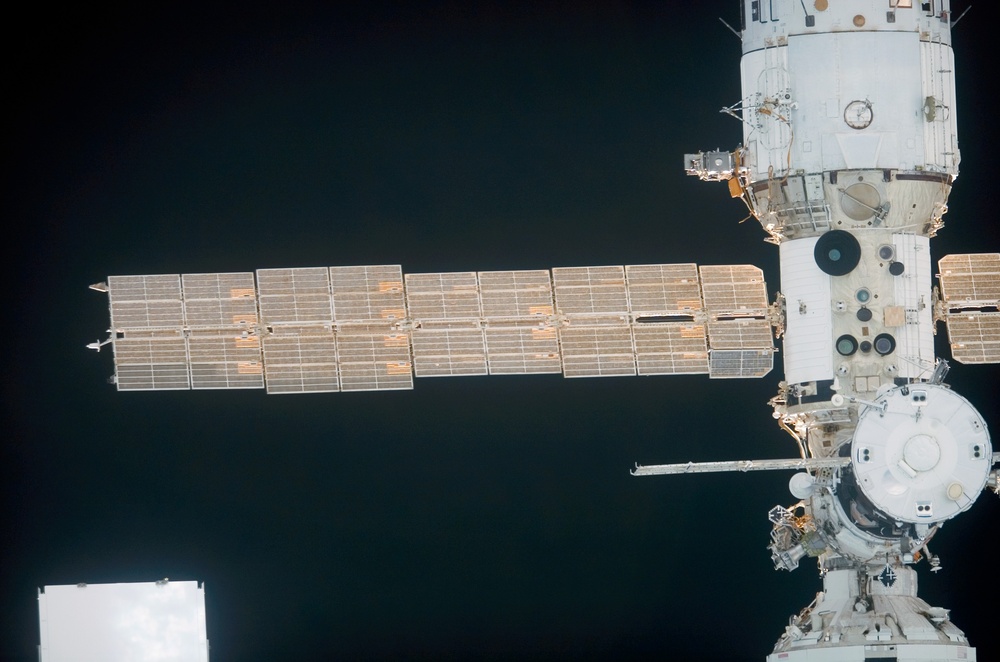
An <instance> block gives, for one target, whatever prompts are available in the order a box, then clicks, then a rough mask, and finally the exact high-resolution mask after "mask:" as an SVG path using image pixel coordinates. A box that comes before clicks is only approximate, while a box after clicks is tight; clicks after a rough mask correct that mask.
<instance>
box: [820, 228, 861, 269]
mask: <svg viewBox="0 0 1000 662" xmlns="http://www.w3.org/2000/svg"><path fill="white" fill-rule="evenodd" d="M813 258H814V259H815V260H816V266H818V267H819V268H820V269H822V270H823V272H824V273H827V274H830V275H831V276H843V275H844V274H849V273H851V271H852V270H853V269H854V267H856V266H858V262H860V261H861V244H859V243H858V240H857V239H855V238H854V235H852V234H851V233H850V232H846V231H844V230H830V231H829V232H827V233H826V234H824V235H822V236H821V237H820V238H819V241H817V242H816V248H815V249H814V250H813Z"/></svg>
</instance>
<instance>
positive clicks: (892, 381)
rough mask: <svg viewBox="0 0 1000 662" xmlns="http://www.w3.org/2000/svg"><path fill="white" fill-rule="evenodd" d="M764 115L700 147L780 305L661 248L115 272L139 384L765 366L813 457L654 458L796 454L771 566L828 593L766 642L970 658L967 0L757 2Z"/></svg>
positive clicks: (722, 272)
mask: <svg viewBox="0 0 1000 662" xmlns="http://www.w3.org/2000/svg"><path fill="white" fill-rule="evenodd" d="M740 4H741V25H740V29H739V31H738V32H739V34H740V36H741V39H742V44H743V58H742V100H741V101H740V102H739V103H737V104H735V105H733V106H730V107H728V108H725V109H724V112H726V113H728V114H730V115H732V116H733V117H734V118H735V119H736V120H738V121H739V122H741V123H742V126H743V142H742V144H741V145H740V146H739V147H737V148H736V149H734V150H733V151H708V152H700V153H697V154H688V155H686V156H685V157H684V158H685V169H686V171H687V173H688V174H690V175H694V176H697V177H699V178H700V179H702V180H706V181H717V182H725V183H727V185H728V189H729V192H730V194H731V195H732V196H733V197H734V198H739V199H741V200H742V201H743V202H745V203H746V205H747V207H748V209H749V212H750V214H751V215H752V216H753V217H754V218H755V219H756V220H758V221H759V222H760V224H761V226H762V227H763V229H764V231H765V232H766V240H767V241H769V242H771V243H773V244H775V245H776V246H777V250H778V251H779V256H780V270H781V273H780V279H781V280H780V283H781V293H780V294H779V295H778V296H777V299H776V300H775V301H769V300H768V296H767V290H766V286H765V282H764V278H763V273H762V272H761V270H760V269H758V268H756V267H754V266H752V265H700V266H699V265H696V264H644V265H625V266H618V265H615V266H592V267H557V268H553V269H540V270H529V271H490V272H449V273H416V274H414V273H407V274H405V275H404V274H403V273H402V268H401V267H400V266H398V265H366V266H335V267H306V268H287V269H260V270H257V271H256V272H245V273H207V274H206V273H203V274H183V275H178V274H173V275H143V276H111V277H109V278H108V280H107V282H106V283H100V284H97V285H94V286H92V287H93V288H94V289H98V290H100V291H104V292H106V293H107V294H108V297H109V308H110V316H111V326H110V331H109V333H110V335H109V337H108V338H107V339H106V340H104V341H99V342H96V343H93V344H91V345H90V347H92V348H94V349H100V348H101V347H102V346H104V345H107V344H110V345H111V346H112V349H113V351H114V365H115V375H114V377H113V378H112V381H113V382H114V383H115V384H116V385H117V388H118V389H119V390H123V391H124V390H129V391H131V390H164V389H240V388H265V389H266V390H267V392H268V393H307V392H337V391H365V390H367V391H371V390H398V389H410V388H412V387H413V377H414V376H416V377H445V376H453V375H487V374H536V373H538V374H544V373H562V374H563V375H565V376H566V377H606V376H624V375H669V374H707V375H708V376H709V377H710V378H758V377H762V376H764V375H766V374H768V373H769V372H770V371H771V369H772V367H773V360H774V353H775V351H776V348H775V344H774V340H775V338H780V340H781V357H782V362H783V368H784V378H783V380H782V381H781V382H780V384H779V386H778V392H777V394H776V395H775V396H774V397H773V398H772V399H771V401H770V405H771V407H772V408H773V416H774V418H775V419H776V421H777V424H778V426H779V427H780V428H781V429H782V430H783V431H784V432H783V433H782V434H786V433H787V434H788V435H789V436H790V437H791V438H792V439H793V440H794V447H795V450H796V455H797V457H794V458H791V459H788V460H757V461H754V460H740V461H733V462H714V463H689V464H683V465H646V466H638V465H637V466H636V468H635V469H634V470H633V473H634V474H636V475H653V474H671V473H696V472H702V471H726V470H733V471H748V470H757V469H789V470H797V472H796V473H794V474H793V476H792V478H791V480H790V483H789V488H790V491H791V493H792V495H793V497H794V498H795V499H797V500H798V501H797V502H796V503H794V504H792V505H790V506H788V507H780V506H778V507H775V508H774V509H773V510H772V511H771V512H770V514H769V517H770V520H771V523H772V525H773V528H772V531H771V542H770V545H769V549H770V551H771V555H772V558H773V561H774V564H775V567H776V568H777V569H785V570H793V569H795V568H796V567H797V566H798V565H799V563H800V562H802V561H803V560H804V559H805V558H806V557H809V558H811V559H814V560H815V561H816V562H817V563H818V566H819V570H820V573H821V575H822V577H823V590H822V591H821V592H820V593H819V594H817V596H816V599H815V600H814V601H813V602H812V603H811V604H810V605H808V606H807V607H806V608H805V609H803V610H802V611H801V612H800V613H799V614H798V615H796V616H793V617H792V619H791V622H790V624H789V626H788V627H787V629H786V631H785V633H784V634H783V635H781V637H780V638H779V640H778V642H777V644H776V645H775V648H774V651H773V653H772V654H771V655H770V656H769V657H768V660H775V661H776V660H789V661H792V662H794V661H796V660H809V661H819V660H859V661H860V660H866V659H867V660H871V659H880V660H889V659H891V660H918V659H919V660H931V659H933V660H975V656H976V653H975V649H974V648H972V647H971V646H970V644H969V642H968V641H967V640H966V638H965V635H964V634H963V633H962V631H961V630H960V629H959V628H958V627H957V626H956V625H954V624H953V623H952V622H951V621H950V619H949V616H948V611H947V610H946V609H942V608H938V607H932V606H930V605H928V604H927V603H926V602H924V601H923V600H921V599H920V598H919V597H917V574H916V572H915V571H914V570H913V568H912V567H911V566H912V565H913V564H916V563H918V562H921V561H924V562H927V563H929V564H930V565H931V569H932V570H937V569H938V567H939V560H938V558H937V557H936V556H935V555H934V554H933V553H932V552H931V551H930V548H929V543H930V541H931V539H932V538H933V537H934V535H935V534H936V533H937V531H938V530H939V528H940V527H941V526H942V525H943V524H944V523H945V522H947V521H948V520H950V519H951V518H953V517H956V516H957V515H959V514H961V513H963V512H964V511H966V510H968V509H969V508H970V507H972V505H973V503H974V502H975V500H976V499H977V497H978V496H979V495H980V494H981V493H982V492H983V491H984V489H985V488H991V489H993V490H994V491H997V490H998V489H1000V487H998V484H997V483H998V478H997V469H996V468H995V465H996V464H997V463H998V462H1000V454H995V453H994V452H993V449H992V445H991V442H990V437H989V432H988V430H987V427H986V424H985V422H984V420H983V417H982V416H981V415H980V414H979V413H978V412H977V411H976V408H975V407H974V406H973V404H972V403H970V402H969V401H968V400H966V399H965V398H964V397H962V396H961V395H960V394H959V393H958V392H956V391H955V390H953V389H952V388H950V387H949V386H948V385H946V384H945V382H944V379H945V376H946V374H947V371H948V366H947V363H946V362H945V361H944V360H943V359H941V358H938V357H936V356H935V353H934V336H935V331H936V325H939V324H943V325H944V326H945V327H946V328H947V333H948V338H949V342H950V346H951V355H952V358H953V359H954V360H956V361H959V362H962V363H997V362H1000V312H998V303H1000V253H980V254H960V255H948V256H946V257H943V258H941V259H940V260H939V261H938V262H937V265H938V269H937V284H936V285H935V282H934V269H933V266H932V260H931V252H930V250H931V249H930V240H931V238H933V237H934V236H935V234H936V233H937V232H938V231H939V230H940V229H941V228H942V227H943V222H942V217H943V215H944V214H945V212H946V211H947V200H948V194H949V191H950V189H951V186H952V183H953V182H954V180H955V178H956V177H957V175H958V166H959V161H960V156H959V150H958V141H957V129H956V111H955V72H954V60H953V54H952V49H951V33H950V30H951V25H952V24H953V20H954V19H953V16H952V13H951V10H950V3H949V2H948V0H935V1H933V2H909V1H907V0H855V1H847V0H831V1H828V0H814V1H810V2H794V1H793V0H763V1H758V0H753V1H750V0H747V1H743V2H741V3H740Z"/></svg>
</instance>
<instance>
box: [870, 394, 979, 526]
mask: <svg viewBox="0 0 1000 662" xmlns="http://www.w3.org/2000/svg"><path fill="white" fill-rule="evenodd" d="M875 404H878V405H882V407H866V408H865V409H864V411H863V412H862V413H861V415H860V417H859V420H858V426H857V429H856V430H855V432H854V440H853V441H852V465H853V467H854V472H855V475H856V476H857V479H858V484H859V485H860V487H861V490H862V491H863V492H864V493H865V495H866V496H867V497H868V498H869V499H870V500H871V501H872V503H873V504H874V505H875V506H876V507H877V508H879V509H880V510H882V511H883V512H884V513H886V514H887V515H889V516H890V517H892V518H893V519H895V520H898V521H902V522H923V523H931V522H940V521H942V520H946V519H951V518H952V517H954V516H955V515H957V514H959V513H961V512H962V511H964V510H966V509H968V508H969V506H971V505H972V503H973V502H974V501H975V500H976V498H977V497H978V496H979V493H980V492H981V491H982V489H983V486H984V485H985V484H986V479H987V478H988V476H989V471H990V464H991V457H992V449H991V446H990V436H989V432H988V431H987V430H986V424H985V423H984V422H983V419H982V416H980V415H979V412H978V411H976V409H975V408H974V407H973V406H972V405H971V404H969V401H968V400H966V399H965V398H963V397H962V396H960V395H958V394H957V393H955V392H954V391H952V390H950V389H948V388H945V387H943V386H937V385H933V384H911V385H909V386H901V387H896V388H893V389H891V390H889V391H888V392H886V393H884V394H882V395H881V396H879V398H878V399H877V400H876V401H875Z"/></svg>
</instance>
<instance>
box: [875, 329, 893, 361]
mask: <svg viewBox="0 0 1000 662" xmlns="http://www.w3.org/2000/svg"><path fill="white" fill-rule="evenodd" d="M895 349H896V339H895V338H893V337H892V336H890V335H889V334H888V333H880V334H878V335H877V336H875V351H876V352H878V353H879V354H880V355H881V356H885V355H886V354H892V352H893V350H895Z"/></svg>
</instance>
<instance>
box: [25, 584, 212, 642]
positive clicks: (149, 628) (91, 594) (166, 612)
mask: <svg viewBox="0 0 1000 662" xmlns="http://www.w3.org/2000/svg"><path fill="white" fill-rule="evenodd" d="M38 616H39V625H40V628H39V630H40V633H41V644H40V645H39V647H38V659H39V662H103V661H106V660H136V661H139V660H161V661H163V662H168V661H174V662H208V637H207V632H206V626H205V588H204V586H203V585H201V584H199V583H198V582H192V581H179V582H178V581H170V580H169V579H161V580H159V581H156V582H140V583H127V584H73V585H68V586H46V587H45V588H44V589H39V591H38Z"/></svg>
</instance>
